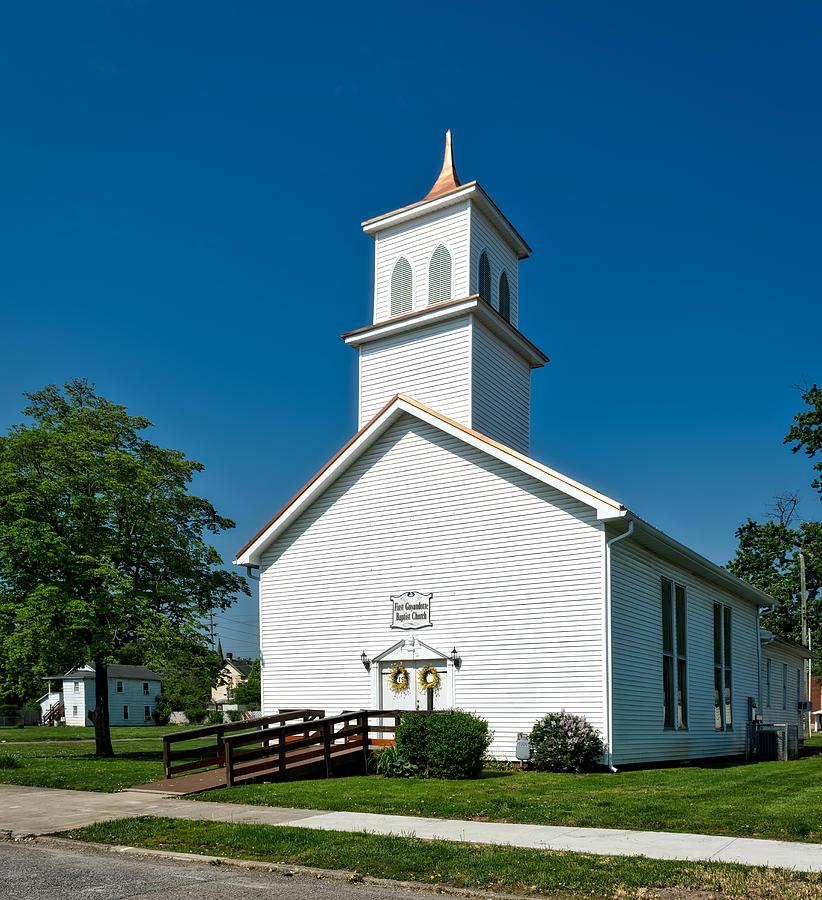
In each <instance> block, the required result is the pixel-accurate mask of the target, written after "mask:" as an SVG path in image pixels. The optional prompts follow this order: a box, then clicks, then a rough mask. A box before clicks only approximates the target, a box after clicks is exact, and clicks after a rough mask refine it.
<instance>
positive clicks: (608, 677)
mask: <svg viewBox="0 0 822 900" xmlns="http://www.w3.org/2000/svg"><path fill="white" fill-rule="evenodd" d="M633 533H634V523H633V522H629V523H628V530H627V531H626V532H624V533H623V534H618V535H617V536H616V537H613V538H611V540H610V541H606V542H605V696H606V699H607V704H606V722H605V740H606V741H607V743H608V768H609V769H610V770H611V771H612V772H616V767H615V766H614V684H613V678H612V672H611V668H612V664H611V658H612V657H611V544H615V543H616V542H617V541H621V540H623V539H624V538H628V537H630V536H631V535H632V534H633Z"/></svg>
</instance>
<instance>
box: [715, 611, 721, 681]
mask: <svg viewBox="0 0 822 900" xmlns="http://www.w3.org/2000/svg"><path fill="white" fill-rule="evenodd" d="M714 665H715V666H721V665H722V607H721V606H720V605H719V604H718V603H714Z"/></svg>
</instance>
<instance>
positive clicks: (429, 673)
mask: <svg viewBox="0 0 822 900" xmlns="http://www.w3.org/2000/svg"><path fill="white" fill-rule="evenodd" d="M418 678H419V681H420V687H421V688H422V689H423V690H424V691H427V690H429V688H430V689H431V690H432V691H436V690H438V689H439V686H440V674H439V672H438V671H437V670H436V669H435V668H434V667H433V666H423V667H422V668H421V669H420V673H419V676H418Z"/></svg>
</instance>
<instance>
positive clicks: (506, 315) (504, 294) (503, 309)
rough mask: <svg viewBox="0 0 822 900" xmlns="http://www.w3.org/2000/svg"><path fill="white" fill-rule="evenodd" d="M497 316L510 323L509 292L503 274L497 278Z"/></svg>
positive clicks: (505, 277)
mask: <svg viewBox="0 0 822 900" xmlns="http://www.w3.org/2000/svg"><path fill="white" fill-rule="evenodd" d="M499 314H500V315H501V316H502V318H503V319H505V321H506V322H510V321H511V292H510V290H509V289H508V276H507V275H506V274H505V272H503V273H502V275H500V277H499Z"/></svg>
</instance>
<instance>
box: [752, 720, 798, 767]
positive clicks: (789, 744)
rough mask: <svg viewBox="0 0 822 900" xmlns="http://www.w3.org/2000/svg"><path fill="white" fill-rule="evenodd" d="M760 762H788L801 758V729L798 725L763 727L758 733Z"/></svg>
mask: <svg viewBox="0 0 822 900" xmlns="http://www.w3.org/2000/svg"><path fill="white" fill-rule="evenodd" d="M757 753H758V756H759V758H760V760H762V761H763V762H764V761H767V760H771V761H773V760H787V759H796V758H797V756H799V728H798V727H797V726H796V725H787V724H785V725H763V726H761V728H759V730H758V732H757Z"/></svg>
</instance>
